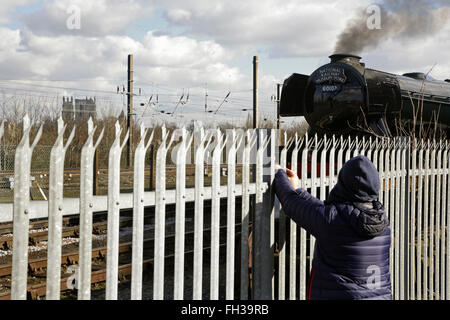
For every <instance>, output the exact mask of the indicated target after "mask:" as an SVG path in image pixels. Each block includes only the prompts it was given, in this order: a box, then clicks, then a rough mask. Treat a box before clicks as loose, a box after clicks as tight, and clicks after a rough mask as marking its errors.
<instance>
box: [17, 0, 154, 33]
mask: <svg viewBox="0 0 450 320" xmlns="http://www.w3.org/2000/svg"><path fill="white" fill-rule="evenodd" d="M143 3H144V2H142V1H140V0H90V1H83V0H58V1H46V2H45V3H44V4H43V6H42V9H41V10H38V11H36V12H33V13H29V14H26V15H23V16H22V17H21V19H22V21H23V23H24V24H25V25H26V26H27V27H28V28H29V29H31V30H33V32H34V33H36V34H39V35H61V34H66V35H83V36H105V35H111V34H116V35H117V34H121V33H123V32H124V31H125V30H126V29H127V27H129V25H130V24H131V23H132V22H133V21H135V20H138V19H140V18H143V17H150V16H151V14H152V12H153V7H152V6H150V5H148V3H147V4H145V5H144V4H143ZM78 13H79V22H80V28H73V27H68V21H69V26H70V24H71V23H72V22H73V19H74V17H76V16H74V15H77V14H78Z"/></svg>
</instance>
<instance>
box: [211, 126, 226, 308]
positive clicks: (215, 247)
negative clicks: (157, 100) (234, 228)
mask: <svg viewBox="0 0 450 320" xmlns="http://www.w3.org/2000/svg"><path fill="white" fill-rule="evenodd" d="M215 139H216V141H215V143H216V146H215V148H214V152H213V156H212V182H211V273H210V274H211V275H210V281H211V282H210V299H211V300H217V299H219V245H220V243H219V236H220V163H221V159H222V157H221V155H222V150H223V148H224V147H225V145H226V142H227V137H226V138H225V141H223V142H222V139H223V135H222V132H221V131H220V129H217V131H216V137H215Z"/></svg>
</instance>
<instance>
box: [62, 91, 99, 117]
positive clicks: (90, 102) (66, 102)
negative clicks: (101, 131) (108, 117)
mask: <svg viewBox="0 0 450 320" xmlns="http://www.w3.org/2000/svg"><path fill="white" fill-rule="evenodd" d="M96 116H97V105H96V101H95V98H93V99H92V98H90V99H88V98H87V97H86V99H75V103H74V99H73V97H70V98H69V97H63V107H62V118H63V119H64V120H66V121H67V120H71V121H74V120H83V119H84V120H87V119H89V117H92V118H96Z"/></svg>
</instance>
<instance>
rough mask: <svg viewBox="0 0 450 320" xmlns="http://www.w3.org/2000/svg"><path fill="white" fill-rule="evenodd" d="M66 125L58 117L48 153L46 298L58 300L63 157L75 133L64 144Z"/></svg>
mask: <svg viewBox="0 0 450 320" xmlns="http://www.w3.org/2000/svg"><path fill="white" fill-rule="evenodd" d="M65 130H66V126H65V125H64V121H63V120H62V118H59V119H58V137H57V138H56V142H55V144H54V146H53V148H52V151H51V154H50V177H49V178H50V183H49V199H48V248H47V287H46V297H45V298H46V300H59V298H60V287H61V240H62V216H63V185H64V158H65V155H66V150H67V147H68V146H69V144H70V143H71V142H72V139H73V137H74V134H75V128H73V129H72V132H71V134H70V136H69V138H68V139H67V142H66V145H64V141H63V139H64V131H65Z"/></svg>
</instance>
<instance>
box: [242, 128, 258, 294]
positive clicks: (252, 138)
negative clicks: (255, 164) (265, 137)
mask: <svg viewBox="0 0 450 320" xmlns="http://www.w3.org/2000/svg"><path fill="white" fill-rule="evenodd" d="M246 138H247V141H246V143H245V145H244V151H243V156H242V218H241V223H242V225H241V300H247V299H248V282H249V281H248V279H249V272H248V270H249V261H248V260H249V245H248V238H249V230H248V227H249V219H250V217H249V215H250V194H249V189H248V188H249V185H250V154H251V153H250V152H251V150H252V149H253V146H254V145H255V143H256V131H255V130H251V129H249V130H247V131H246Z"/></svg>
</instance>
